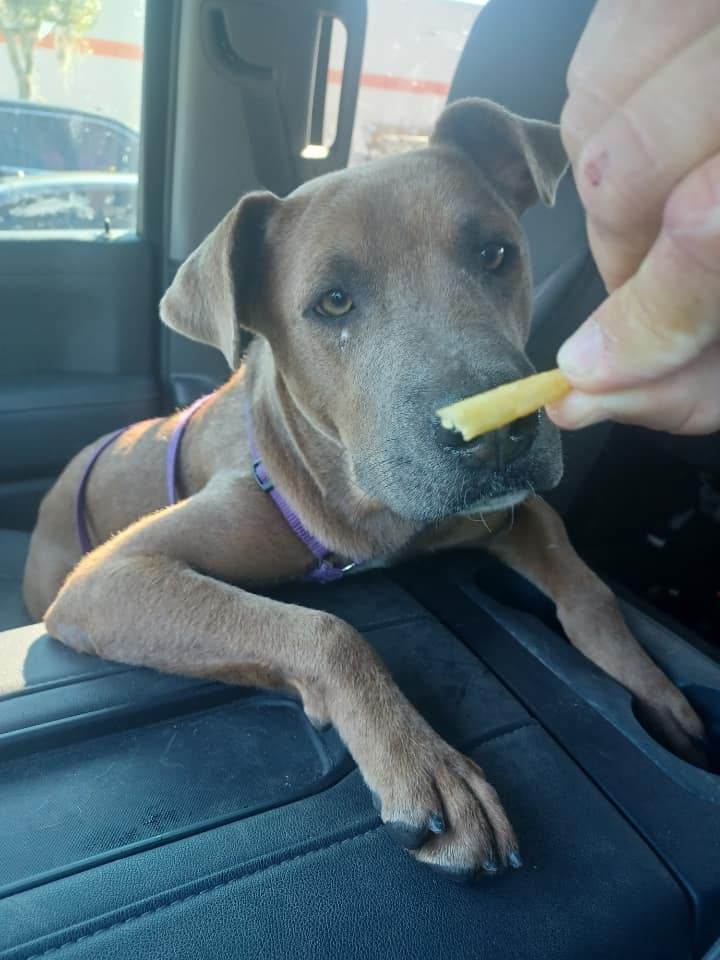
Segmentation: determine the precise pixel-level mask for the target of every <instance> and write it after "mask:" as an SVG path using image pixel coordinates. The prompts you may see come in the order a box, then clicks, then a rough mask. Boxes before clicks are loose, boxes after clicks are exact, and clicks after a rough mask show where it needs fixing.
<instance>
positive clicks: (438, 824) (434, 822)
mask: <svg viewBox="0 0 720 960" xmlns="http://www.w3.org/2000/svg"><path fill="white" fill-rule="evenodd" d="M428 826H429V827H430V832H431V833H445V819H444V817H442V816H441V815H440V814H439V813H432V814H430V819H429V820H428Z"/></svg>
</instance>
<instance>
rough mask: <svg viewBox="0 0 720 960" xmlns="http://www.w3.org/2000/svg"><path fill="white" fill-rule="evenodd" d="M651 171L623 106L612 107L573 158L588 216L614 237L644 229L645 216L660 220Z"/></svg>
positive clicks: (637, 125) (638, 129)
mask: <svg viewBox="0 0 720 960" xmlns="http://www.w3.org/2000/svg"><path fill="white" fill-rule="evenodd" d="M655 166H656V162H655V160H654V159H653V157H652V154H651V151H650V149H649V147H648V145H647V144H646V134H645V132H644V130H643V126H642V122H641V120H640V119H639V118H638V117H637V116H636V115H635V113H634V112H633V111H632V110H631V109H630V108H629V107H628V106H627V105H626V104H625V105H621V106H619V107H617V108H616V109H615V110H614V111H613V113H612V116H611V118H610V119H609V120H608V121H607V123H606V124H605V125H604V126H603V128H602V129H601V130H600V131H599V132H598V133H597V134H594V135H593V136H592V137H590V138H589V139H588V140H587V142H586V143H585V145H584V147H583V149H582V151H581V153H580V156H579V159H578V177H577V181H578V190H579V193H580V196H581V198H582V201H583V204H584V206H585V208H586V210H587V211H588V213H589V214H590V215H591V216H592V217H593V219H594V220H596V222H597V223H598V224H601V225H602V226H603V227H604V228H605V229H606V230H608V231H612V232H618V233H619V232H622V231H625V230H627V228H628V227H646V226H647V219H648V217H653V216H654V217H655V218H656V219H657V220H658V221H659V211H660V210H662V200H663V198H662V197H660V196H658V195H657V192H658V189H659V188H658V186H657V185H656V181H655V178H653V177H652V176H649V175H648V173H649V172H651V171H652V169H653V168H654V167H655ZM640 171H642V175H641V174H640ZM655 211H658V212H657V213H656V212H655ZM658 225H659V224H658Z"/></svg>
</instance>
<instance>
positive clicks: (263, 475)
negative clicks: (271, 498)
mask: <svg viewBox="0 0 720 960" xmlns="http://www.w3.org/2000/svg"><path fill="white" fill-rule="evenodd" d="M252 471H253V476H254V477H255V480H256V482H257V485H258V486H259V487H260V489H261V490H262V492H263V493H270V492H271V491H272V490H274V489H275V484H274V483H273V482H272V480H271V479H270V476H269V474H268V473H267V471H266V470H265V467H264V465H263V462H262V460H261V459H260V457H257V458H256V459H255V460H253V465H252Z"/></svg>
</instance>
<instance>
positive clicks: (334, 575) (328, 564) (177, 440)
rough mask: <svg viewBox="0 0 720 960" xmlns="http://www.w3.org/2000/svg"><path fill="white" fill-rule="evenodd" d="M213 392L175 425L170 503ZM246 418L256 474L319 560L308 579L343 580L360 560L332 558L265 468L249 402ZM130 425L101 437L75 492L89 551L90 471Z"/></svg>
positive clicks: (81, 537)
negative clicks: (193, 425)
mask: <svg viewBox="0 0 720 960" xmlns="http://www.w3.org/2000/svg"><path fill="white" fill-rule="evenodd" d="M211 396H212V394H208V395H207V396H205V397H200V399H199V400H196V401H195V402H194V403H191V404H190V406H189V407H186V408H185V410H183V412H182V414H181V415H180V417H179V419H178V421H177V423H176V424H175V427H174V428H173V432H172V434H171V435H170V440H169V441H168V447H167V454H166V457H165V486H166V489H167V500H168V504H169V505H170V506H172V505H173V504H175V503H177V501H178V493H177V473H178V461H179V459H180V445H181V444H182V439H183V435H184V433H185V430H186V428H187V425H188V423H189V422H190V418H191V417H192V415H193V414H194V413H195V411H196V410H198V409H199V408H200V407H201V406H202V405H203V404H204V403H205V401H206V400H209V398H210V397H211ZM246 420H247V432H248V444H249V446H250V456H251V457H252V460H253V464H252V469H253V475H254V476H255V479H256V481H257V484H258V486H259V487H260V489H261V490H262V491H264V492H265V493H267V494H269V495H270V498H271V499H272V501H273V503H274V504H275V506H276V507H277V508H278V510H279V511H280V513H281V514H282V516H283V518H284V520H285V522H286V523H287V525H288V526H289V527H290V529H291V530H292V532H293V533H294V534H295V536H296V537H297V538H298V540H300V541H302V543H304V544H305V546H306V547H307V548H308V550H309V551H310V553H312V555H313V556H314V557H315V559H316V560H317V564H316V565H315V568H314V570H312V571H311V572H310V573H309V574H308V575H307V577H305V579H306V580H314V581H315V582H317V583H330V582H331V581H333V580H339V579H340V578H341V577H343V576H345V574H346V573H349V572H350V570H352V569H353V568H354V567H356V566H357V563H354V562H353V563H348V564H345V565H344V566H338V565H337V564H335V563H333V562H332V559H331V558H332V556H333V552H332V550H330V549H328V547H326V546H325V544H324V543H321V542H320V540H318V539H316V538H315V537H314V536H313V535H312V534H311V533H310V531H309V530H308V529H307V527H306V526H305V525H304V524H303V522H302V520H301V519H300V517H298V515H297V514H296V513H295V511H294V510H293V508H292V507H291V506H290V504H289V503H288V502H287V500H286V499H285V497H283V495H282V494H281V493H280V491H279V490H277V489H276V487H275V485H274V484H273V482H272V480H271V479H270V475H269V474H268V472H267V470H266V469H265V465H264V464H263V462H262V458H261V457H260V454H259V453H258V449H257V445H256V443H255V435H254V432H253V428H252V420H251V417H250V407H249V406H248V407H246ZM127 429H128V427H121V428H120V430H116V431H115V432H114V433H111V434H110V435H109V436H107V437H105V438H104V439H103V440H101V441H100V443H99V444H98V446H97V447H96V448H95V450H94V452H93V455H92V456H91V457H90V460H89V461H88V463H87V466H86V467H85V470H84V471H83V474H82V476H81V478H80V483H79V484H78V488H77V493H76V494H75V529H76V531H77V538H78V541H79V543H80V547H81V549H82V552H83V553H89V551H90V550H92V549H93V545H92V541H91V539H90V532H89V530H88V526H87V517H86V508H85V499H86V493H87V485H88V481H89V479H90V474H91V473H92V471H93V467H94V466H95V464H96V463H97V461H98V459H99V457H100V454H101V453H102V452H103V450H105V449H106V448H107V447H109V446H110V444H111V443H112V442H113V440H115V439H116V438H117V437H119V436H120V435H121V434H122V433H124V432H125V431H126V430H127Z"/></svg>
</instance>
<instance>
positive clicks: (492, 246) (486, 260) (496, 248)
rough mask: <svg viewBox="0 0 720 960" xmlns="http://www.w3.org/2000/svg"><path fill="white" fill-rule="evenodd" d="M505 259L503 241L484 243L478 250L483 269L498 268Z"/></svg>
mask: <svg viewBox="0 0 720 960" xmlns="http://www.w3.org/2000/svg"><path fill="white" fill-rule="evenodd" d="M504 260H505V244H504V243H486V244H485V246H484V247H483V248H482V249H481V250H480V262H481V264H482V267H483V270H490V271H492V270H499V269H500V267H501V266H502V265H503V261H504Z"/></svg>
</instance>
